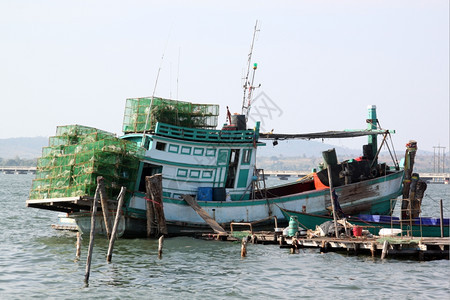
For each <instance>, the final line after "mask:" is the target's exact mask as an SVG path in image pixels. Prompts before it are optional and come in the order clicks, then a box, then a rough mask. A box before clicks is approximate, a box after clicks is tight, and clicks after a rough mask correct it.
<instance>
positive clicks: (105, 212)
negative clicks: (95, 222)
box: [97, 176, 111, 239]
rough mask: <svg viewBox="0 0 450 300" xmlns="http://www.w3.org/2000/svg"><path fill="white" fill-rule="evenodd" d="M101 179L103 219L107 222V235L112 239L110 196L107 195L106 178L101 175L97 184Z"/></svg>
mask: <svg viewBox="0 0 450 300" xmlns="http://www.w3.org/2000/svg"><path fill="white" fill-rule="evenodd" d="M99 180H100V181H101V185H100V202H101V204H102V212H103V220H104V222H105V230H106V236H107V237H108V239H110V238H111V224H110V223H111V221H110V220H109V208H108V197H107V196H106V191H105V185H104V180H105V179H104V178H103V177H101V176H100V177H98V178H97V184H98V182H99Z"/></svg>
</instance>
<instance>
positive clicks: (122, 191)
mask: <svg viewBox="0 0 450 300" xmlns="http://www.w3.org/2000/svg"><path fill="white" fill-rule="evenodd" d="M126 191H127V188H126V187H122V188H121V189H120V193H119V197H118V198H119V202H118V203H117V210H116V218H115V219H114V226H113V229H112V232H111V238H110V239H109V247H108V254H106V261H107V262H111V259H112V252H113V248H114V242H115V240H116V235H117V228H118V227H119V221H120V215H121V213H122V205H123V200H124V199H125V193H126Z"/></svg>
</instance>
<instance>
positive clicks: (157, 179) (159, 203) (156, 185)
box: [146, 174, 168, 234]
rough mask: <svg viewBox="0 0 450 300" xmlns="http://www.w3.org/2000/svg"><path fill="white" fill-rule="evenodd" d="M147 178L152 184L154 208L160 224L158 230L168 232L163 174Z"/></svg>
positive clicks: (161, 232) (163, 232)
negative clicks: (163, 195) (163, 196)
mask: <svg viewBox="0 0 450 300" xmlns="http://www.w3.org/2000/svg"><path fill="white" fill-rule="evenodd" d="M147 178H148V181H149V184H150V191H151V196H152V200H153V209H154V212H155V218H156V221H157V224H158V231H159V233H160V234H168V232H167V226H166V218H165V217H164V208H163V200H162V174H156V175H153V176H150V177H146V180H147Z"/></svg>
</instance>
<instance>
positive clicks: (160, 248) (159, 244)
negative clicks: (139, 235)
mask: <svg viewBox="0 0 450 300" xmlns="http://www.w3.org/2000/svg"><path fill="white" fill-rule="evenodd" d="M163 244H164V235H161V236H160V237H159V241H158V258H159V259H162V252H163Z"/></svg>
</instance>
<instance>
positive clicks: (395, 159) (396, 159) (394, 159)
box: [386, 133, 399, 168]
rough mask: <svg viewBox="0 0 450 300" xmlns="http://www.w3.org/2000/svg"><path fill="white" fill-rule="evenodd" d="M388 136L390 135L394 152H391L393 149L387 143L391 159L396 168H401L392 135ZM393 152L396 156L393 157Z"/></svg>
mask: <svg viewBox="0 0 450 300" xmlns="http://www.w3.org/2000/svg"><path fill="white" fill-rule="evenodd" d="M388 135H389V140H390V141H391V144H392V151H391V148H390V147H389V144H388V143H387V142H386V147H387V148H388V151H389V155H390V156H391V159H392V161H393V162H394V166H395V168H399V163H398V158H397V154H396V153H395V149H394V143H393V142H392V137H391V134H390V133H388ZM392 152H393V153H394V155H392ZM394 157H395V158H394Z"/></svg>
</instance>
